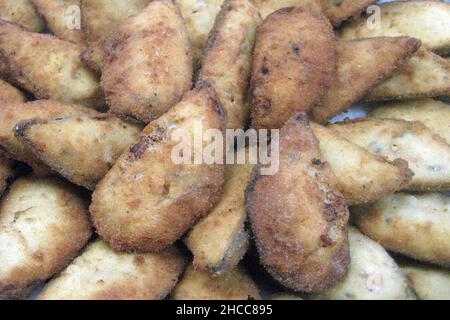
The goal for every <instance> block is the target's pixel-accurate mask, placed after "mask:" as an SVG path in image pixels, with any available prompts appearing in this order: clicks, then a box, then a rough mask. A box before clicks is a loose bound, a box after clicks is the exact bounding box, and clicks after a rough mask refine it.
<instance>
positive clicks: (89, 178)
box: [15, 115, 143, 190]
mask: <svg viewBox="0 0 450 320" xmlns="http://www.w3.org/2000/svg"><path fill="white" fill-rule="evenodd" d="M142 129H143V126H142V125H139V124H135V123H130V122H125V121H122V120H120V119H118V118H116V117H114V116H109V115H98V116H88V115H80V116H59V117H57V118H51V119H46V120H40V119H31V120H25V121H24V122H20V123H19V124H18V125H17V126H16V128H15V134H16V137H18V138H19V139H20V141H22V142H23V143H24V144H25V145H26V146H27V147H28V148H29V149H30V150H31V151H32V152H33V154H34V155H35V156H36V157H37V158H38V159H39V160H41V161H42V162H43V163H44V164H46V165H47V166H49V167H50V168H52V170H54V171H56V172H58V173H59V174H61V175H62V176H63V177H65V178H66V179H68V180H69V181H71V182H73V183H75V184H77V185H80V186H83V187H85V188H87V189H90V190H94V189H95V186H96V185H97V183H98V182H99V181H100V180H101V179H102V178H103V177H104V175H105V174H106V173H107V172H108V171H109V169H111V167H112V166H113V165H114V162H115V161H116V160H117V158H119V156H120V155H121V154H122V153H123V152H124V151H125V150H126V148H127V147H128V146H130V145H131V144H132V143H133V142H135V141H136V139H137V136H138V134H139V132H140V131H141V130H142Z"/></svg>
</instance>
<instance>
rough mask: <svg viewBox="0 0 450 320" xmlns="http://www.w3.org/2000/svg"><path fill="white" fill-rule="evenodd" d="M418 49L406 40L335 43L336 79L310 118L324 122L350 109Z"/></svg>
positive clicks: (413, 43)
mask: <svg viewBox="0 0 450 320" xmlns="http://www.w3.org/2000/svg"><path fill="white" fill-rule="evenodd" d="M419 46H420V41H419V40H416V39H414V38H408V37H379V38H370V39H363V40H354V41H338V42H337V44H336V76H335V80H334V82H333V84H332V85H331V88H330V90H328V92H327V93H326V94H325V96H324V97H323V98H322V100H321V102H320V103H318V105H317V106H315V107H314V108H313V110H312V112H311V117H312V119H314V120H315V121H317V122H321V123H324V122H326V121H327V120H329V119H331V118H333V117H334V116H336V115H338V114H340V113H341V112H343V111H345V110H346V109H348V108H350V107H351V106H352V105H353V104H354V103H356V102H358V101H359V100H361V99H362V98H364V96H365V95H366V94H367V93H368V92H369V91H370V90H371V89H372V88H374V87H375V86H376V85H377V84H379V83H381V82H382V81H383V80H384V79H386V78H388V77H389V76H390V75H391V74H392V73H393V72H394V71H395V70H396V69H397V68H398V67H399V66H401V65H402V63H404V62H405V61H406V60H407V59H408V58H409V57H410V56H411V55H412V54H413V53H414V52H415V51H416V50H417V49H418V48H419Z"/></svg>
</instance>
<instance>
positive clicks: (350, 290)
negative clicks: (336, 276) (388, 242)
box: [313, 227, 414, 300]
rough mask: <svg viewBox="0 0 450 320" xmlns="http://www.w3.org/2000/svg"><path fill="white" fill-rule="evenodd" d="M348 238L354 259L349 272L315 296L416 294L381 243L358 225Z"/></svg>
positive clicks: (371, 297)
mask: <svg viewBox="0 0 450 320" xmlns="http://www.w3.org/2000/svg"><path fill="white" fill-rule="evenodd" d="M348 239H349V244H350V257H351V262H350V267H349V270H348V274H347V276H346V277H345V279H343V280H342V281H341V282H340V283H339V284H337V285H336V286H335V287H333V288H331V289H328V290H326V291H324V292H322V293H320V294H317V295H314V297H313V298H314V299H326V300H406V299H411V298H412V297H413V296H414V294H413V293H412V292H411V290H410V289H409V288H408V281H407V279H406V277H405V275H404V274H403V272H402V271H401V270H400V268H399V266H398V265H397V264H396V263H395V261H394V260H393V259H392V258H391V257H390V256H389V254H388V253H387V252H386V250H385V249H384V248H383V247H382V246H381V245H380V244H378V243H377V242H376V241H373V240H371V239H369V238H367V237H366V236H364V235H363V234H361V233H360V232H359V231H358V230H357V229H356V228H354V227H350V228H349V231H348Z"/></svg>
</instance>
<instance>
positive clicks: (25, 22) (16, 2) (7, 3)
mask: <svg viewBox="0 0 450 320" xmlns="http://www.w3.org/2000/svg"><path fill="white" fill-rule="evenodd" d="M0 18H1V19H4V20H6V21H13V22H16V23H18V24H20V25H22V26H23V27H25V28H26V29H27V30H29V31H33V32H42V31H44V29H45V21H44V20H43V19H42V18H41V17H40V16H39V15H38V14H37V12H36V10H35V8H34V6H33V3H32V2H31V0H2V1H0Z"/></svg>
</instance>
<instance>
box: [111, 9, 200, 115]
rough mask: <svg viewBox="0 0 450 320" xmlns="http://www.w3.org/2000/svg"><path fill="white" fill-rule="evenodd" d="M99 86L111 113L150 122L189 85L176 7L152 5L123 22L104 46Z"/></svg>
mask: <svg viewBox="0 0 450 320" xmlns="http://www.w3.org/2000/svg"><path fill="white" fill-rule="evenodd" d="M106 51H107V57H106V60H105V64H104V66H103V69H102V86H103V89H104V90H105V94H106V100H107V103H108V105H109V107H110V110H111V111H112V112H114V113H116V114H119V115H125V116H133V117H135V118H137V119H139V120H142V121H145V122H150V121H152V120H154V119H157V118H159V117H160V116H161V115H162V114H164V113H165V112H166V111H167V110H168V109H169V108H170V107H172V106H173V105H175V104H176V103H177V102H178V101H179V100H180V99H181V97H182V96H183V93H184V92H185V91H187V90H189V89H190V88H191V85H192V72H193V71H192V59H191V56H190V51H189V39H188V36H187V33H186V28H185V26H184V22H183V18H182V17H181V15H180V12H179V10H178V7H177V6H176V5H175V4H174V3H173V2H171V1H169V0H155V1H153V2H152V3H150V4H149V5H148V7H147V8H145V9H144V10H143V11H142V12H141V13H140V14H138V15H136V16H133V17H130V18H128V19H127V20H126V21H125V22H124V23H123V24H122V25H121V26H120V27H119V29H118V30H117V31H116V32H115V33H114V35H113V36H112V37H111V39H110V40H109V41H108V45H107V49H106Z"/></svg>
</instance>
